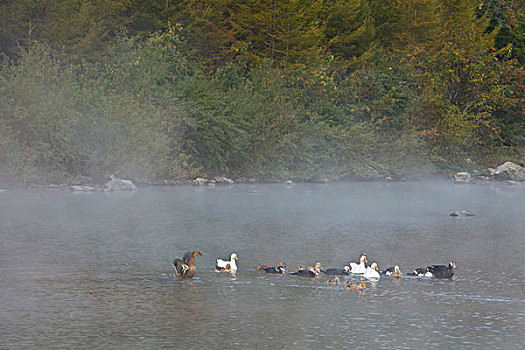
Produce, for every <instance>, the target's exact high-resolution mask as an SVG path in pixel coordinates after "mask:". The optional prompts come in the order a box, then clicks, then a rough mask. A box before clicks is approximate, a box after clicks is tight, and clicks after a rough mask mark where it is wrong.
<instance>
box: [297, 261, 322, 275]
mask: <svg viewBox="0 0 525 350" xmlns="http://www.w3.org/2000/svg"><path fill="white" fill-rule="evenodd" d="M320 272H321V264H320V263H316V264H315V266H314V267H303V266H299V271H296V272H292V273H291V274H290V275H294V276H302V277H311V278H313V277H317V276H319V273H320Z"/></svg>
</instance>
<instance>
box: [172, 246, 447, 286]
mask: <svg viewBox="0 0 525 350" xmlns="http://www.w3.org/2000/svg"><path fill="white" fill-rule="evenodd" d="M198 255H201V256H202V254H201V252H199V251H198V250H194V251H193V252H188V253H186V254H185V255H184V257H183V258H182V259H175V261H174V262H173V266H174V267H175V274H174V277H176V278H183V279H185V278H192V277H193V276H195V273H196V266H195V258H196V257H197V256H198ZM237 261H238V257H237V254H236V253H232V254H231V256H230V260H224V259H217V261H216V264H215V271H217V272H229V273H235V272H237ZM254 267H255V270H257V271H263V272H266V273H272V274H285V273H286V264H285V263H284V262H281V263H279V264H277V265H276V266H268V265H256V266H254ZM455 268H456V265H455V264H454V262H450V263H449V264H448V265H429V266H427V267H426V268H423V267H418V268H416V269H414V271H412V272H410V273H407V274H406V275H407V276H419V277H434V278H452V276H454V269H455ZM321 274H325V275H330V276H335V277H333V278H332V279H330V280H329V281H328V283H329V284H330V285H338V284H339V283H340V282H341V281H340V279H339V277H338V276H345V275H346V276H350V275H351V276H362V277H364V278H365V279H367V280H379V279H380V278H381V276H382V275H383V276H388V277H390V278H401V277H403V273H401V270H400V268H399V266H398V265H396V266H393V267H389V268H387V269H385V270H383V271H379V269H378V266H377V264H376V263H375V262H374V263H372V264H371V265H368V261H367V259H366V254H365V253H363V254H362V255H361V257H360V259H359V263H356V262H351V263H350V264H349V265H345V266H343V267H342V268H328V269H323V268H322V266H321V264H320V263H316V264H315V265H314V266H299V269H298V270H297V271H295V272H291V273H289V275H292V276H301V277H310V278H315V277H318V276H320V275H321ZM344 288H345V289H355V290H364V289H366V285H365V284H364V282H363V281H361V282H359V283H358V284H351V283H350V281H346V284H345V285H344Z"/></svg>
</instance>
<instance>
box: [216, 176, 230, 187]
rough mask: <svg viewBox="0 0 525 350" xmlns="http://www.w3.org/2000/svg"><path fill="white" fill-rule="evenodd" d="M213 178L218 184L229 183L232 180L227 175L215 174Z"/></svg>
mask: <svg viewBox="0 0 525 350" xmlns="http://www.w3.org/2000/svg"><path fill="white" fill-rule="evenodd" d="M214 180H215V183H216V184H219V185H230V184H232V183H233V182H234V181H233V180H232V179H228V178H227V177H224V176H217V177H215V178H214Z"/></svg>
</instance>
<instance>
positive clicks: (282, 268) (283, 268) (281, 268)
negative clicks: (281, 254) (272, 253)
mask: <svg viewBox="0 0 525 350" xmlns="http://www.w3.org/2000/svg"><path fill="white" fill-rule="evenodd" d="M277 270H279V272H280V273H285V272H286V267H285V266H283V265H279V266H277Z"/></svg>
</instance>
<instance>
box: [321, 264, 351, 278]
mask: <svg viewBox="0 0 525 350" xmlns="http://www.w3.org/2000/svg"><path fill="white" fill-rule="evenodd" d="M321 272H322V273H324V274H325V275H332V276H335V275H339V276H340V275H349V274H350V273H352V270H351V269H350V266H343V268H342V269H341V268H337V267H335V268H329V269H323V270H321Z"/></svg>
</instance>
